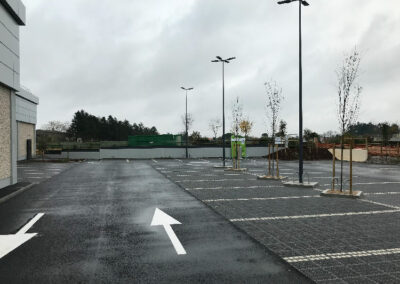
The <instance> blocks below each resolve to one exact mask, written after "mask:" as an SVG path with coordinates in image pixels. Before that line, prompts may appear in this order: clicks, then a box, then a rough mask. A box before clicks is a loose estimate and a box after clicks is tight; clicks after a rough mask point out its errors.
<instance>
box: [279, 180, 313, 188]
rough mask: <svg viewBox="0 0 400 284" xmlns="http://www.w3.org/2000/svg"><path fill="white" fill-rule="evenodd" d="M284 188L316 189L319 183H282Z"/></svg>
mask: <svg viewBox="0 0 400 284" xmlns="http://www.w3.org/2000/svg"><path fill="white" fill-rule="evenodd" d="M282 184H283V185H284V186H288V187H303V188H314V187H316V186H317V185H318V182H303V183H299V182H298V181H287V182H282Z"/></svg>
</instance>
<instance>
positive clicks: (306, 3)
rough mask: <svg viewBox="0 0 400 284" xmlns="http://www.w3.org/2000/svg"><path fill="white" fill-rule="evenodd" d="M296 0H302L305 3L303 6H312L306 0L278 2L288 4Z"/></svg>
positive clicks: (283, 0)
mask: <svg viewBox="0 0 400 284" xmlns="http://www.w3.org/2000/svg"><path fill="white" fill-rule="evenodd" d="M294 1H301V4H303V6H310V4H308V2H307V1H305V0H282V1H278V4H279V5H281V4H288V3H291V2H294Z"/></svg>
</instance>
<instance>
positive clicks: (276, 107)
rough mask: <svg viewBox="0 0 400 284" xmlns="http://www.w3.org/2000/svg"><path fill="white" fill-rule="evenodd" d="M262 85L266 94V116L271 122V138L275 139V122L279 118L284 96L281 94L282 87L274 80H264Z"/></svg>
mask: <svg viewBox="0 0 400 284" xmlns="http://www.w3.org/2000/svg"><path fill="white" fill-rule="evenodd" d="M264 86H265V92H266V95H267V105H266V112H267V118H268V120H269V122H270V123H271V134H272V135H271V136H272V139H275V134H276V132H277V123H278V119H279V111H280V109H281V103H282V101H283V99H284V97H283V95H282V88H280V87H279V86H278V84H277V83H276V82H275V81H270V82H265V83H264Z"/></svg>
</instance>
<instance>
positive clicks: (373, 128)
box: [349, 122, 400, 140]
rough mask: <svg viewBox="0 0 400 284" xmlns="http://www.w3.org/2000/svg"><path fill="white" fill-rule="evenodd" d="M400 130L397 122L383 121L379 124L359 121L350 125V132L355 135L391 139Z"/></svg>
mask: <svg viewBox="0 0 400 284" xmlns="http://www.w3.org/2000/svg"><path fill="white" fill-rule="evenodd" d="M399 132H400V126H399V125H398V124H396V123H392V124H390V123H388V122H382V123H378V124H374V123H371V122H370V123H362V122H359V123H357V124H354V125H352V126H350V129H349V134H351V135H353V136H359V137H360V136H362V137H370V136H375V137H382V138H383V140H388V139H390V138H391V137H392V136H393V135H395V134H398V133H399Z"/></svg>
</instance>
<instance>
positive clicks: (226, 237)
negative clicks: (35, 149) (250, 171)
mask: <svg viewBox="0 0 400 284" xmlns="http://www.w3.org/2000/svg"><path fill="white" fill-rule="evenodd" d="M152 163H153V162H152V161H128V160H127V161H125V160H105V161H96V162H93V161H89V162H82V163H71V164H56V165H54V164H42V163H25V164H23V166H21V167H19V170H23V171H25V172H26V173H27V177H30V178H32V177H38V178H35V179H32V180H34V181H35V182H36V183H37V184H35V185H34V186H32V187H31V188H30V189H29V190H26V191H24V192H23V193H21V194H19V195H17V196H15V197H13V198H11V199H9V200H7V201H6V202H3V203H1V204H0V219H1V220H2V221H1V222H0V283H311V282H312V281H311V280H310V279H309V278H307V277H306V276H304V275H303V274H301V273H300V272H298V271H297V270H296V269H293V267H292V266H290V265H289V264H288V263H286V262H285V261H283V260H282V259H281V258H280V257H278V256H277V255H275V254H273V253H272V252H271V251H270V250H268V249H266V248H265V246H263V245H262V244H260V243H258V242H256V241H255V240H254V239H252V238H251V237H249V236H248V235H247V234H246V233H244V232H242V231H241V230H238V229H237V228H236V227H234V226H233V225H232V223H230V222H229V221H228V220H226V219H225V218H224V217H223V216H221V215H219V214H217V213H216V212H215V211H213V210H212V209H210V208H209V207H208V206H206V205H205V204H204V203H202V202H200V201H199V200H197V199H196V198H195V197H193V196H192V195H190V194H187V192H185V191H184V190H182V188H180V187H179V186H178V185H176V184H175V183H173V182H172V181H170V180H168V179H167V178H166V177H164V176H163V175H162V174H160V173H159V172H158V171H157V170H155V169H154V168H153V167H152V166H151V164H152ZM64 166H65V168H64ZM31 170H32V171H34V172H33V173H35V175H36V176H35V175H33V174H32V175H29V174H28V173H30V172H32V171H31ZM56 170H57V171H56ZM58 171H59V173H58V174H54V175H52V174H53V173H55V172H58ZM38 173H43V174H41V175H39V174H38ZM21 176H22V175H21ZM22 179H23V176H22ZM156 208H159V209H161V210H163V211H164V212H165V213H166V214H168V215H169V216H171V217H172V218H176V220H178V221H179V222H180V224H179V223H171V224H174V225H172V226H170V227H169V228H170V231H168V226H165V227H164V225H163V226H161V225H159V226H152V225H151V224H152V223H153V220H154V212H155V211H156ZM174 220H175V219H174ZM176 220H175V221H176ZM167 221H168V222H170V220H167ZM171 227H172V228H171ZM171 230H172V232H174V234H175V236H176V239H177V240H178V241H180V242H181V245H182V246H183V247H184V249H185V250H186V254H178V251H177V250H176V249H174V248H175V244H176V239H174V238H172V237H170V236H171ZM10 248H11V249H10Z"/></svg>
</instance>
